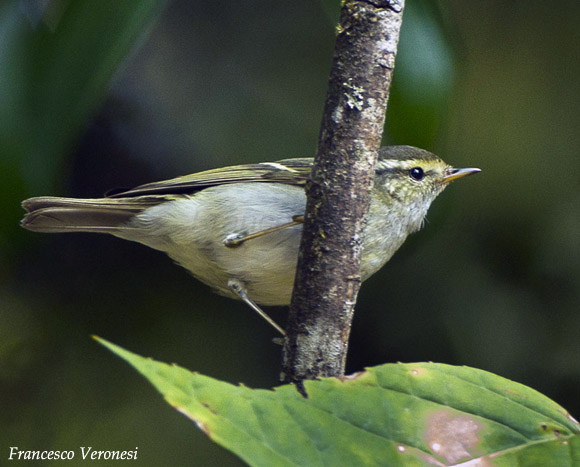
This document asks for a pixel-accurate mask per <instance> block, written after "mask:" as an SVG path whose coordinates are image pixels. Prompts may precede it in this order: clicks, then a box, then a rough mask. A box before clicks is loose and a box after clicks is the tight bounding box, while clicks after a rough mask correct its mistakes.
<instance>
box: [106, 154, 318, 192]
mask: <svg viewBox="0 0 580 467" xmlns="http://www.w3.org/2000/svg"><path fill="white" fill-rule="evenodd" d="M311 169H312V158H301V159H284V160H281V161H278V162H263V163H260V164H246V165H234V166H231V167H224V168H221V169H213V170H207V171H205V172H198V173H195V174H191V175H185V176H183V177H178V178H173V179H171V180H165V181H162V182H154V183H148V184H146V185H141V186H138V187H136V188H133V189H131V190H127V191H122V192H119V193H114V194H109V195H108V197H109V198H125V197H134V196H148V195H164V194H179V193H194V192H196V191H199V190H203V189H204V188H208V187H211V186H217V185H225V184H231V183H244V182H270V183H284V184H286V185H296V186H302V185H304V184H305V183H306V180H307V179H308V177H309V175H310V171H311Z"/></svg>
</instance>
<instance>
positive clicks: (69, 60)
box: [0, 0, 166, 243]
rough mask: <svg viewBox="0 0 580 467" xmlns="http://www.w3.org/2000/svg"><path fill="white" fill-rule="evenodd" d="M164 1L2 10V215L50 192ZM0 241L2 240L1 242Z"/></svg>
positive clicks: (62, 1)
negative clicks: (28, 198)
mask: <svg viewBox="0 0 580 467" xmlns="http://www.w3.org/2000/svg"><path fill="white" fill-rule="evenodd" d="M165 3H166V0H139V1H136V2H133V1H118V0H99V1H86V0H52V1H49V2H30V1H29V2H24V1H18V0H8V1H6V2H0V44H1V47H0V154H1V157H0V172H2V174H3V175H4V178H5V179H6V183H3V185H2V187H1V188H0V195H1V196H0V209H1V210H2V212H4V213H6V212H9V213H10V216H9V217H13V218H14V222H12V221H7V222H4V223H3V224H2V225H0V243H1V242H2V240H3V237H5V236H6V235H7V234H6V231H7V230H9V229H12V230H11V231H14V229H16V228H17V223H16V221H15V220H16V219H17V218H18V217H20V209H19V206H18V203H16V202H15V199H22V198H23V197H25V196H28V195H32V194H37V193H41V192H49V191H51V187H53V186H54V183H55V180H56V178H57V174H58V173H59V172H60V171H61V168H62V163H63V161H64V160H65V159H66V157H67V156H68V153H69V152H70V149H71V147H72V145H73V143H74V141H75V139H76V137H77V136H78V134H79V133H80V132H81V131H82V130H83V128H85V126H86V125H87V121H88V119H89V118H90V116H91V115H92V113H93V112H95V110H96V109H97V108H98V106H99V105H100V104H101V103H102V102H103V100H104V99H105V97H106V95H107V92H108V89H109V82H110V80H111V78H112V76H113V75H114V73H115V72H116V71H117V70H118V69H119V67H120V65H121V63H122V61H123V60H124V59H125V57H126V56H127V55H128V54H129V53H130V52H131V51H132V50H134V47H135V45H136V44H137V43H138V42H139V41H140V40H142V39H143V38H144V33H145V32H146V31H147V30H148V29H149V27H150V25H151V24H152V21H153V19H154V18H155V17H156V16H157V14H158V13H159V12H160V11H161V10H162V8H163V7H164V6H165ZM4 240H5V239H4Z"/></svg>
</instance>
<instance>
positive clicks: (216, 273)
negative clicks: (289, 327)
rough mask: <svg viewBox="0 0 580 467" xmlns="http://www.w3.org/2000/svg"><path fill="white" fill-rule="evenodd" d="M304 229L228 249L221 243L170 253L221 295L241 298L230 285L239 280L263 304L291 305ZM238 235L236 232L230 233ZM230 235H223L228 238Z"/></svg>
mask: <svg viewBox="0 0 580 467" xmlns="http://www.w3.org/2000/svg"><path fill="white" fill-rule="evenodd" d="M301 229H302V227H301V226H296V227H290V228H287V229H285V230H284V231H280V232H274V233H270V234H267V235H266V236H264V237H263V238H255V239H251V240H248V241H246V242H244V243H243V244H241V245H239V246H237V247H233V248H229V247H226V246H225V245H224V244H223V243H222V242H219V243H216V242H213V241H210V242H207V243H205V244H204V242H197V243H196V244H190V245H189V246H188V247H185V248H184V247H183V246H179V245H176V247H175V248H171V249H170V250H169V251H167V253H168V254H169V256H171V257H172V258H173V259H174V260H175V261H176V262H177V263H179V264H180V265H181V266H183V267H184V268H186V269H187V270H189V271H190V272H191V273H192V274H193V275H194V276H195V277H196V278H197V279H199V280H200V281H202V282H204V283H205V284H207V285H209V286H211V287H213V288H214V289H215V290H216V291H217V292H218V293H220V294H222V295H226V296H228V297H232V298H239V297H238V296H237V295H236V294H235V293H233V292H232V291H231V290H230V289H229V288H228V286H227V284H228V281H229V280H230V279H232V278H236V279H238V280H239V281H241V282H242V283H243V285H244V287H245V288H246V291H247V292H248V296H249V297H250V298H252V300H254V301H255V302H257V303H259V304H261V305H289V304H290V298H291V295H292V289H293V287H294V276H295V271H296V262H297V258H298V246H299V242H300V234H301ZM230 233H236V232H230ZM230 233H228V234H225V233H221V235H220V237H223V238H224V239H225V238H226V236H227V235H229V234H230Z"/></svg>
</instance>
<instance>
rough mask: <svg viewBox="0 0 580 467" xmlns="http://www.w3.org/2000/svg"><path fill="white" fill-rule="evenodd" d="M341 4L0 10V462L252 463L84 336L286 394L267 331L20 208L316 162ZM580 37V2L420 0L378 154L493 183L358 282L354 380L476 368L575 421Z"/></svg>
mask: <svg viewBox="0 0 580 467" xmlns="http://www.w3.org/2000/svg"><path fill="white" fill-rule="evenodd" d="M337 3H338V0H336V1H331V0H328V1H313V0H296V1H293V2H271V1H267V0H246V1H243V2H239V1H230V0H227V1H224V2H213V1H210V0H189V1H186V0H174V1H171V2H164V1H154V0H141V1H134V2H117V1H115V0H103V1H100V2H83V1H81V0H53V1H49V0H46V1H17V0H8V1H7V0H4V2H2V3H0V177H1V180H2V182H1V184H0V197H1V198H0V216H1V221H0V403H1V407H2V408H1V410H0V464H2V463H3V462H5V461H6V459H7V454H8V446H18V447H20V448H21V449H34V450H42V449H74V450H77V451H78V449H79V446H93V447H94V448H95V449H109V450H112V449H128V450H132V449H134V448H135V447H136V446H138V447H139V458H138V460H137V461H136V462H134V463H133V465H139V466H166V465H167V466H173V465H220V466H221V465H240V464H241V463H240V461H238V460H237V459H236V458H235V457H234V456H233V455H230V454H229V453H227V452H225V451H223V450H222V449H221V448H219V447H217V446H215V445H213V444H212V443H211V442H210V441H209V440H208V439H207V438H206V437H205V435H203V434H202V433H201V432H200V431H199V430H197V429H196V428H195V427H194V426H193V424H192V423H191V422H190V421H189V420H187V419H186V418H185V417H183V416H181V415H179V414H178V413H177V412H175V411H172V410H171V409H170V408H169V407H168V406H166V404H165V403H164V402H163V400H162V399H161V397H159V396H158V395H157V394H156V393H155V391H154V390H153V389H152V388H151V387H150V386H149V385H148V384H147V383H146V382H145V381H144V380H143V379H142V378H141V377H139V376H138V375H137V374H136V373H135V372H134V371H133V370H131V369H130V368H129V367H128V366H127V365H125V364H123V363H122V362H121V361H120V360H119V359H117V358H116V357H114V356H112V355H111V354H109V353H108V352H107V351H105V350H104V349H103V348H101V347H100V346H99V345H98V344H96V343H95V342H94V341H92V340H91V339H90V335H91V334H97V335H100V336H102V337H105V338H107V339H109V340H111V341H112V342H115V343H117V344H119V345H122V346H123V347H125V348H127V349H129V350H133V351H136V352H138V353H140V354H142V355H149V356H153V357H154V358H156V359H159V360H163V361H167V362H177V363H179V364H180V365H182V366H184V367H187V368H189V369H191V370H196V371H199V372H202V373H204V374H207V375H210V376H213V377H216V378H220V379H223V380H227V381H231V382H234V383H238V382H241V383H244V384H246V385H248V386H251V387H272V386H274V385H276V384H278V375H279V371H280V348H279V347H277V346H276V345H273V344H272V343H271V341H270V340H271V338H272V337H274V336H273V334H272V330H271V329H270V328H269V327H268V325H267V324H266V323H264V322H263V321H261V320H260V319H259V318H257V317H256V316H255V315H254V314H253V313H252V312H251V311H249V310H248V309H247V308H246V306H245V305H243V304H241V303H237V302H234V301H231V300H229V299H226V298H223V297H219V296H217V295H214V294H213V293H211V292H210V291H209V290H208V289H207V288H206V287H205V286H203V285H202V284H200V283H198V282H197V281H195V280H193V279H191V278H190V277H189V276H188V273H187V272H186V271H185V270H182V269H180V268H179V267H176V266H174V265H173V264H172V262H171V260H169V259H168V258H166V257H165V256H164V255H162V254H161V253H158V252H156V251H153V250H149V249H147V248H145V247H142V246H140V245H137V244H131V243H129V242H124V241H122V240H118V239H115V238H112V237H110V238H109V237H105V236H97V235H94V236H93V235H90V234H77V235H54V236H51V235H41V234H33V233H30V232H26V231H24V230H23V229H21V228H19V226H18V221H19V219H20V217H21V214H22V212H21V210H20V207H19V203H20V201H21V200H22V199H25V198H27V197H30V196H38V195H59V196H76V197H100V196H101V195H102V194H103V193H104V192H105V191H107V190H108V189H110V188H113V187H130V186H132V185H136V184H140V183H145V182H149V181H154V180H159V179H163V178H168V177H173V176H177V175H182V174H187V173H191V172H195V171H199V170H204V169H209V168H214V167H219V166H223V165H227V164H235V163H243V162H258V161H272V160H277V159H282V158H286V157H298V156H310V155H313V154H314V152H315V151H316V144H317V137H318V131H319V122H320V119H321V112H322V107H323V102H324V98H325V92H326V83H327V77H328V70H329V67H330V62H331V56H332V49H333V42H334V25H335V21H336V17H337V11H338V10H337ZM578 24H580V4H579V3H578V2H575V1H572V0H570V1H565V0H560V1H555V2H545V1H543V0H529V1H526V2H505V1H499V0H490V1H488V2H485V6H484V7H483V6H481V4H480V3H478V2H462V1H459V0H439V1H428V0H407V8H406V11H405V16H404V21H403V31H402V37H401V42H400V47H399V55H398V57H397V66H396V70H395V83H394V87H393V90H392V94H391V100H390V103H389V111H388V117H387V131H386V133H385V142H390V143H399V144H412V145H417V146H421V147H424V148H426V149H429V150H432V151H434V152H436V153H438V154H440V155H441V156H442V157H443V158H444V159H445V160H446V161H447V162H449V163H451V164H453V165H455V166H458V167H465V166H478V167H481V168H482V169H483V170H484V173H483V174H481V175H478V176H477V177H473V178H469V179H466V180H462V181H461V182H458V183H457V184H454V185H453V186H452V187H451V188H450V189H448V190H447V191H446V192H445V193H444V194H443V195H442V196H441V197H440V198H439V199H438V200H437V201H436V202H435V204H434V206H433V208H432V209H431V211H430V214H429V222H428V223H427V224H426V228H425V229H424V230H423V231H421V232H420V233H418V234H416V235H414V236H413V237H412V238H411V239H410V240H409V241H408V242H407V243H406V244H405V246H404V247H403V248H402V249H401V251H400V252H398V253H397V255H396V256H395V257H394V258H393V260H392V261H391V262H390V263H389V264H388V265H387V266H386V267H385V268H384V269H383V270H382V271H381V272H380V273H378V274H376V275H375V276H374V277H372V278H371V279H370V280H369V281H368V282H367V283H365V284H364V285H363V287H362V290H361V293H360V296H359V303H358V306H357V314H356V316H355V321H354V326H353V330H352V338H351V347H350V354H349V361H348V371H349V372H352V371H357V370H360V369H362V368H363V367H365V366H369V365H375V364H379V363H384V362H394V361H405V362H409V361H419V360H431V361H437V362H445V363H451V364H457V365H470V366H474V367H478V368H482V369H485V370H489V371H492V372H495V373H497V374H499V375H502V376H505V377H507V378H510V379H513V380H516V381H518V382H521V383H524V384H527V385H529V386H532V387H534V388H535V389H538V390H539V391H541V392H543V393H545V394H546V395H548V396H550V397H551V398H553V399H554V400H556V401H557V402H559V403H560V404H562V405H563V406H564V407H566V408H567V409H568V410H569V411H570V412H571V413H572V414H573V415H575V416H576V417H578V416H579V415H580V398H579V397H578V396H579V394H580V390H579V388H580V365H579V364H578V361H579V360H580V345H579V344H578V342H579V338H578V336H579V331H580V313H579V308H580V307H579V304H580V241H579V236H580V175H579V174H580V158H579V155H580V154H579V149H578V148H579V147H580V129H579V128H580V80H579V79H578V76H580V52H579V51H580V29H578ZM270 313H271V314H272V316H273V317H274V318H275V319H277V320H278V321H279V322H282V323H283V322H284V321H285V313H286V311H285V310H284V309H271V310H270ZM77 455H78V454H77ZM45 465H63V462H60V463H59V462H53V463H47V464H45ZM91 465H95V466H97V465H106V462H103V463H102V464H101V463H99V462H97V461H94V462H92V463H91Z"/></svg>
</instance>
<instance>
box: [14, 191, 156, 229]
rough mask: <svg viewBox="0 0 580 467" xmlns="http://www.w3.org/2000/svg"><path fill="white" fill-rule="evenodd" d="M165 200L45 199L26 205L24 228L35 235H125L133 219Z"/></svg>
mask: <svg viewBox="0 0 580 467" xmlns="http://www.w3.org/2000/svg"><path fill="white" fill-rule="evenodd" d="M160 201H161V200H160V199H156V198H154V197H151V198H145V197H143V198H129V199H123V198H118V199H117V198H100V199H75V198H58V197H51V196H43V197H39V198H30V199H27V200H25V201H23V202H22V207H23V208H24V209H25V210H26V211H27V214H26V215H25V216H24V218H23V219H22V221H21V225H22V227H24V228H25V229H28V230H32V231H33V232H48V233H56V232H98V233H110V234H122V232H123V231H124V230H126V229H130V226H129V225H128V224H129V222H130V221H131V219H132V217H133V216H135V215H136V214H139V213H140V212H142V211H143V210H144V209H147V208H148V207H151V206H153V205H155V204H158V203H159V202H160Z"/></svg>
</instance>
